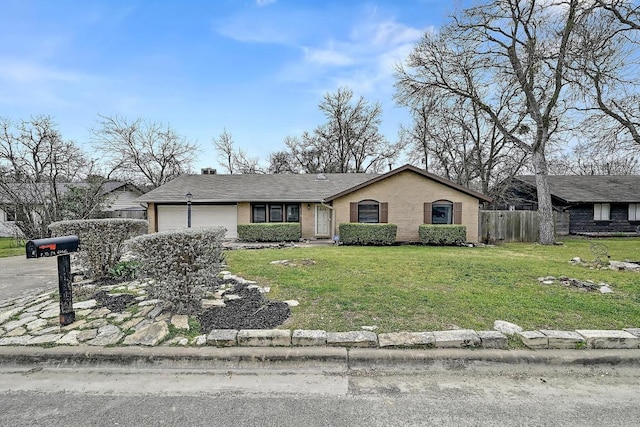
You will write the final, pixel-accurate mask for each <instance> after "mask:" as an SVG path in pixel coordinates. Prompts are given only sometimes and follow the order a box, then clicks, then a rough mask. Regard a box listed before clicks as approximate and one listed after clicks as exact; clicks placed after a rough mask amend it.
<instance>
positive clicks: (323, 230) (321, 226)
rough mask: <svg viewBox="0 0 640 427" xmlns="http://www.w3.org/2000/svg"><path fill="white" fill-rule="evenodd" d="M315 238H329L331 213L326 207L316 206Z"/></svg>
mask: <svg viewBox="0 0 640 427" xmlns="http://www.w3.org/2000/svg"><path fill="white" fill-rule="evenodd" d="M316 236H318V237H330V236H331V211H330V210H329V208H327V207H326V206H322V205H316Z"/></svg>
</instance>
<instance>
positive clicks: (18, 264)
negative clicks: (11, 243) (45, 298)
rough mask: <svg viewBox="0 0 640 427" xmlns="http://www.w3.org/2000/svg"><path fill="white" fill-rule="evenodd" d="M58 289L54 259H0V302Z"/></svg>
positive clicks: (19, 257)
mask: <svg viewBox="0 0 640 427" xmlns="http://www.w3.org/2000/svg"><path fill="white" fill-rule="evenodd" d="M57 289H58V265H57V261H56V257H51V258H38V259H27V258H26V256H24V255H22V256H14V257H6V258H0V302H2V301H6V300H10V299H13V298H18V297H20V296H23V295H25V294H28V293H29V294H32V293H34V292H36V291H39V290H43V291H44V290H57Z"/></svg>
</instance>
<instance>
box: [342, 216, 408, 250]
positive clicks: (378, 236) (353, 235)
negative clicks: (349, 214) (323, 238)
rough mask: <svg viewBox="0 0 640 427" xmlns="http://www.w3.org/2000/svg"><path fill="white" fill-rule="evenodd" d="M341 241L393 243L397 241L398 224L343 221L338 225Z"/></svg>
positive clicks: (378, 243) (350, 242)
mask: <svg viewBox="0 0 640 427" xmlns="http://www.w3.org/2000/svg"><path fill="white" fill-rule="evenodd" d="M338 229H339V232H340V241H341V242H342V243H343V244H345V245H378V246H379V245H393V244H394V243H396V234H397V232H398V226H397V225H396V224H361V223H357V222H348V223H342V224H340V226H339V227H338Z"/></svg>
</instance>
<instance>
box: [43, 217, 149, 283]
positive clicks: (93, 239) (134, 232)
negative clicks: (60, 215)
mask: <svg viewBox="0 0 640 427" xmlns="http://www.w3.org/2000/svg"><path fill="white" fill-rule="evenodd" d="M148 228H149V223H148V222H147V221H145V220H141V219H127V218H107V219H80V220H71V221H59V222H54V223H52V224H51V225H49V230H51V234H52V235H53V236H68V235H76V236H78V238H79V239H80V251H79V252H78V255H77V262H78V264H79V267H80V269H81V270H83V271H84V273H85V274H87V275H88V276H89V277H91V278H93V279H100V278H103V277H109V276H110V274H109V271H110V270H112V269H113V268H114V267H115V266H116V264H118V262H120V258H122V255H123V254H124V250H125V248H124V245H125V241H126V240H128V239H131V238H132V237H135V236H139V235H141V234H145V233H146V232H147V230H148Z"/></svg>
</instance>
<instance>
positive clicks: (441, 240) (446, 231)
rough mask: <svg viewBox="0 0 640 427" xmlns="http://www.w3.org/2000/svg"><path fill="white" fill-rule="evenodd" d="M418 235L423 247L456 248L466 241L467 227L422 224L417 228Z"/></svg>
mask: <svg viewBox="0 0 640 427" xmlns="http://www.w3.org/2000/svg"><path fill="white" fill-rule="evenodd" d="M418 235H419V236H420V242H421V243H422V244H423V245H439V246H456V245H461V244H463V243H464V242H466V241H467V227H465V226H464V225H433V224H422V225H421V226H420V227H419V228H418Z"/></svg>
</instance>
